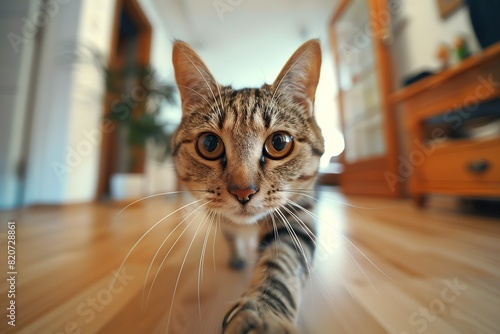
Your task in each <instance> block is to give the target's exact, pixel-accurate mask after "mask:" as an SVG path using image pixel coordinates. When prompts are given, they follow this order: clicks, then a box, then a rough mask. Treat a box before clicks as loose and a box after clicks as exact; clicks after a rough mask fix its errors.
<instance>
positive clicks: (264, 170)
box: [172, 40, 324, 224]
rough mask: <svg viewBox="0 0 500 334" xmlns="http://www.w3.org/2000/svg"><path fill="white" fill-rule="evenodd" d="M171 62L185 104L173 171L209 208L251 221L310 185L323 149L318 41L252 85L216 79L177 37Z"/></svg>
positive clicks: (237, 219) (238, 221)
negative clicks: (316, 109)
mask: <svg viewBox="0 0 500 334" xmlns="http://www.w3.org/2000/svg"><path fill="white" fill-rule="evenodd" d="M173 61H174V67H175V72H176V80H177V84H178V86H179V90H180V93H181V98H182V107H183V117H182V121H181V124H180V125H179V128H178V130H177V132H176V134H175V136H174V138H173V143H172V144H173V149H174V162H175V166H176V171H177V173H178V176H179V178H180V179H181V180H182V182H184V184H186V185H187V187H188V188H189V189H190V190H191V191H192V192H193V194H194V195H195V196H196V197H197V198H199V199H203V200H206V204H205V205H206V207H207V208H209V209H212V210H214V211H216V212H219V213H221V214H222V215H223V216H224V217H226V218H227V219H229V220H230V221H232V222H234V223H236V224H249V223H253V222H256V221H257V220H258V219H260V218H262V217H263V216H265V215H267V214H269V213H270V212H272V211H274V210H276V209H277V208H279V207H281V206H282V205H284V204H286V203H287V200H289V199H293V198H294V197H295V196H294V194H293V193H292V192H294V191H295V192H297V191H300V189H305V188H310V186H311V185H312V184H313V183H314V181H315V179H316V175H317V171H318V166H319V159H320V157H321V155H322V153H323V151H324V147H323V138H322V136H321V132H320V130H319V127H318V125H317V124H316V122H315V120H314V115H313V103H314V94H315V91H316V85H317V82H318V79H319V67H320V64H321V52H320V48H319V43H318V42H317V41H315V40H314V41H309V42H307V43H305V44H304V45H302V47H300V48H299V49H298V50H297V51H296V52H295V54H294V55H293V56H292V58H291V59H290V60H289V61H288V63H287V64H286V65H285V67H284V68H283V70H282V72H281V73H280V75H279V76H278V78H277V79H276V81H275V83H274V84H273V85H264V86H262V87H261V88H258V89H242V90H234V89H232V88H231V87H228V86H220V85H219V84H218V83H217V82H216V81H215V79H214V78H213V76H212V75H211V74H210V72H209V71H208V69H207V68H206V66H205V65H204V64H203V62H202V61H201V59H200V58H199V57H198V56H197V55H196V53H195V52H194V51H193V50H192V49H191V48H190V47H189V46H188V45H187V44H185V43H183V42H176V43H175V44H174V52H173ZM287 191H290V192H287Z"/></svg>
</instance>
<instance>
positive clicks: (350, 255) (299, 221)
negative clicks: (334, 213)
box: [283, 200, 379, 293]
mask: <svg viewBox="0 0 500 334" xmlns="http://www.w3.org/2000/svg"><path fill="white" fill-rule="evenodd" d="M287 202H288V203H290V204H291V205H294V206H295V204H296V205H297V206H298V207H301V206H300V205H298V204H297V203H295V202H293V201H291V200H287ZM283 208H284V209H285V210H286V207H283ZM287 211H288V210H287ZM288 212H289V213H290V214H291V215H293V216H294V218H295V219H296V220H297V222H298V223H299V225H300V226H301V227H302V229H304V231H306V229H307V231H309V232H307V231H306V233H308V235H309V236H310V237H311V240H312V241H313V242H314V244H315V245H316V246H317V243H316V241H315V240H316V236H315V235H314V234H312V236H311V235H310V234H309V233H312V232H311V231H310V230H309V228H307V226H306V225H305V223H304V222H303V221H302V220H301V219H300V217H298V216H296V215H295V214H293V213H292V212H290V211H288ZM319 245H320V246H321V247H322V248H323V250H324V251H325V252H326V253H328V252H329V251H328V249H326V247H325V246H324V245H322V244H321V243H319ZM346 251H347V254H348V255H349V257H350V258H351V259H352V260H353V261H354V263H356V266H357V267H358V268H359V270H360V271H361V272H362V273H363V275H364V276H365V278H366V279H367V280H368V282H369V283H370V285H371V286H372V287H373V289H374V290H375V291H377V293H378V292H379V291H378V289H377V288H376V287H375V285H374V284H373V282H372V280H371V279H370V277H368V275H367V274H366V272H365V270H364V269H363V267H362V266H361V265H360V264H359V263H358V261H357V260H356V259H355V258H354V257H353V256H352V254H351V252H349V250H348V249H347V248H346Z"/></svg>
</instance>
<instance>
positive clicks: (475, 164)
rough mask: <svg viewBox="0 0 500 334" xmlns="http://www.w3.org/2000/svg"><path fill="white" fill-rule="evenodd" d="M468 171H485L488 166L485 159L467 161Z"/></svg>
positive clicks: (479, 172) (478, 172) (476, 172)
mask: <svg viewBox="0 0 500 334" xmlns="http://www.w3.org/2000/svg"><path fill="white" fill-rule="evenodd" d="M468 167H469V171H470V172H472V173H475V174H481V173H484V172H486V171H487V170H488V169H489V168H490V164H489V163H488V161H487V160H475V161H472V162H470V163H469V166H468Z"/></svg>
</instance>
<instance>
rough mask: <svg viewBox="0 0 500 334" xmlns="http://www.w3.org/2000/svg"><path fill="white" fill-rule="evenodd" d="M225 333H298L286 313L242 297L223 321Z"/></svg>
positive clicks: (223, 331)
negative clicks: (280, 312) (280, 313)
mask: <svg viewBox="0 0 500 334" xmlns="http://www.w3.org/2000/svg"><path fill="white" fill-rule="evenodd" d="M222 333H223V334H298V331H297V329H296V328H295V325H294V324H293V323H292V322H291V321H290V320H289V319H288V318H287V317H286V316H284V315H282V316H278V315H277V314H275V313H274V312H273V311H272V310H270V309H269V307H266V306H265V305H264V304H263V303H258V302H257V301H255V300H251V299H248V298H245V297H243V298H241V299H240V301H239V302H238V303H237V304H236V305H234V306H233V307H232V308H231V309H230V310H229V312H227V314H226V316H225V317H224V320H223V322H222Z"/></svg>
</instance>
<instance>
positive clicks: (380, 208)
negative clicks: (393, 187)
mask: <svg viewBox="0 0 500 334" xmlns="http://www.w3.org/2000/svg"><path fill="white" fill-rule="evenodd" d="M280 192H284V193H291V194H296V195H301V196H304V197H308V198H311V199H313V200H315V201H319V200H320V199H318V198H317V197H314V196H311V195H309V194H307V192H311V193H317V192H320V193H328V194H329V193H330V192H329V191H327V190H321V189H287V190H280ZM305 193H306V194H305ZM321 200H325V201H329V202H332V203H336V204H341V205H345V206H348V207H351V208H356V209H363V210H387V209H394V208H395V207H396V206H394V205H393V206H382V207H367V206H359V205H355V204H350V203H347V202H345V201H339V200H337V199H334V198H329V197H323V196H322V198H321Z"/></svg>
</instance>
